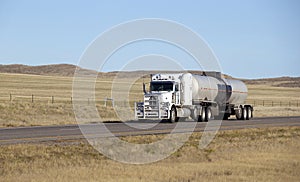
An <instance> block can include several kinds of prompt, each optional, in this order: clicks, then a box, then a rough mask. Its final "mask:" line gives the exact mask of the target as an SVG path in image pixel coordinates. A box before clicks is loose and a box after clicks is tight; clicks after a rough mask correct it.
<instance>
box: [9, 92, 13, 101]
mask: <svg viewBox="0 0 300 182" xmlns="http://www.w3.org/2000/svg"><path fill="white" fill-rule="evenodd" d="M9 101H10V102H11V101H12V96H11V93H10V94H9Z"/></svg>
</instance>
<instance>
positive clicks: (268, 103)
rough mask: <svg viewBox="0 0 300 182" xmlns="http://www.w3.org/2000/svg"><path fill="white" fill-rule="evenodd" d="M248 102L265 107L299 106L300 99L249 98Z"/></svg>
mask: <svg viewBox="0 0 300 182" xmlns="http://www.w3.org/2000/svg"><path fill="white" fill-rule="evenodd" d="M247 103H248V104H251V105H253V106H254V107H255V106H263V107H299V106H300V101H299V100H290V101H289V100H276V101H274V100H247Z"/></svg>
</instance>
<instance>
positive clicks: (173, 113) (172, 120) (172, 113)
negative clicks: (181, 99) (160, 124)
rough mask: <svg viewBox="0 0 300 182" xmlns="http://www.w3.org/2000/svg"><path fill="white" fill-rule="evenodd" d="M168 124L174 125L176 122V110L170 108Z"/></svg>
mask: <svg viewBox="0 0 300 182" xmlns="http://www.w3.org/2000/svg"><path fill="white" fill-rule="evenodd" d="M169 121H170V123H174V122H177V121H178V118H177V112H176V108H175V107H172V109H171V111H170V119H169Z"/></svg>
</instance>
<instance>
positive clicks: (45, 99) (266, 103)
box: [0, 94, 300, 107]
mask: <svg viewBox="0 0 300 182" xmlns="http://www.w3.org/2000/svg"><path fill="white" fill-rule="evenodd" d="M136 101H139V100H138V99H135V100H134V101H130V103H129V104H130V105H134V102H136ZM0 102H11V103H19V102H26V103H47V104H55V103H60V104H73V102H74V99H73V97H60V96H41V95H35V94H31V95H16V94H9V95H7V96H3V95H2V96H0ZM76 102H84V103H85V104H86V103H87V104H99V105H103V106H105V107H108V106H112V107H113V106H124V105H126V104H127V101H125V100H124V101H116V100H114V99H113V98H108V97H105V98H96V99H95V100H93V98H81V99H80V100H78V99H77V100H76ZM246 103H247V104H251V105H253V106H254V107H255V106H263V107H300V100H267V99H266V100H258V99H256V100H254V99H251V100H250V99H249V100H247V101H246Z"/></svg>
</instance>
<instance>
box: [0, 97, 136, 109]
mask: <svg viewBox="0 0 300 182" xmlns="http://www.w3.org/2000/svg"><path fill="white" fill-rule="evenodd" d="M136 101H138V99H136ZM136 101H130V102H129V105H131V106H133V105H134V102H136ZM0 102H2V103H3V102H10V103H32V104H34V103H39V104H42V103H44V104H73V102H76V103H79V102H82V103H84V104H88V105H89V104H97V105H102V106H104V107H114V106H118V107H124V106H126V105H128V102H127V101H126V100H122V101H120V100H117V101H116V100H114V99H113V98H109V97H104V98H96V99H93V98H80V99H76V100H74V98H73V97H61V96H41V95H35V94H31V95H16V94H9V95H7V96H3V95H2V96H0Z"/></svg>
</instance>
